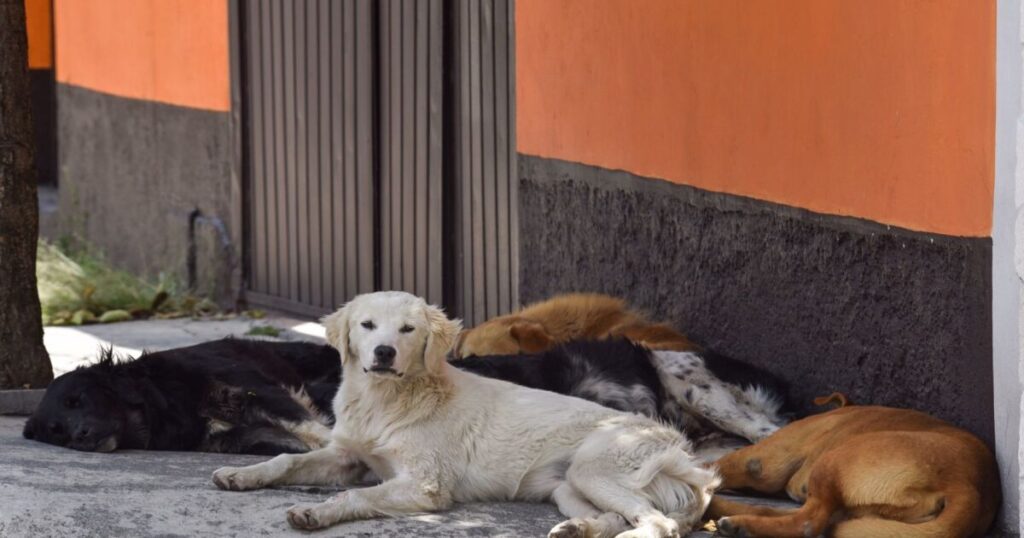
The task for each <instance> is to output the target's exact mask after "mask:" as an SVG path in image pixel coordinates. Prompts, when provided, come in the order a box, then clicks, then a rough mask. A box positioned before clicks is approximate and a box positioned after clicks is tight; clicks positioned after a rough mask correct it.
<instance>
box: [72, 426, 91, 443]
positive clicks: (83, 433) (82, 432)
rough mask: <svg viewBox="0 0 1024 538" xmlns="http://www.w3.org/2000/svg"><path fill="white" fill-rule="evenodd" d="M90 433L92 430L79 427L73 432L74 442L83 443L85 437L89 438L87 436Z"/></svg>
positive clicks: (86, 427)
mask: <svg viewBox="0 0 1024 538" xmlns="http://www.w3.org/2000/svg"><path fill="white" fill-rule="evenodd" d="M91 432H92V430H91V429H89V427H88V426H81V427H79V428H78V429H77V430H75V440H76V441H83V440H85V439H86V438H87V437H89V434H90V433H91Z"/></svg>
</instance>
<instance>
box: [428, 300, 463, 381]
mask: <svg viewBox="0 0 1024 538" xmlns="http://www.w3.org/2000/svg"><path fill="white" fill-rule="evenodd" d="M425 310H426V315H427V331H428V334H427V348H426V351H425V352H424V354H423V363H424V365H425V366H426V368H427V372H428V373H430V374H431V375H439V374H440V373H441V372H443V371H444V364H445V360H446V357H447V355H448V352H449V351H451V349H452V346H454V345H455V340H456V338H458V337H459V332H461V331H462V321H460V320H457V319H448V316H446V315H445V314H444V311H443V310H441V309H440V308H438V307H436V306H434V305H427V306H426V309H425Z"/></svg>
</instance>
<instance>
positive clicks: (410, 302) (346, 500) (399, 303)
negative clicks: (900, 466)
mask: <svg viewBox="0 0 1024 538" xmlns="http://www.w3.org/2000/svg"><path fill="white" fill-rule="evenodd" d="M324 325H325V327H326V329H327V339H328V341H329V342H330V343H331V344H332V345H333V346H335V347H336V348H337V349H338V350H339V352H340V353H341V356H342V368H343V370H344V380H343V381H342V384H341V387H340V388H339V390H338V394H337V396H335V399H334V413H335V416H336V417H337V422H336V423H335V426H334V429H333V430H332V432H331V442H330V444H329V445H328V446H327V447H325V448H322V449H319V450H315V451H312V452H310V453H308V454H282V455H280V456H277V457H276V458H274V459H271V460H269V461H266V462H263V463H260V464H257V465H252V466H249V467H242V468H234V467H225V468H221V469H218V470H217V471H215V472H214V474H213V481H214V483H215V484H216V485H217V486H218V487H219V488H221V489H228V490H251V489H257V488H262V487H271V486H275V485H287V484H293V485H353V484H354V483H355V481H356V480H358V479H359V478H360V477H361V476H363V475H364V474H365V472H366V471H367V469H369V470H371V471H372V472H373V473H374V474H375V475H376V476H378V477H380V478H381V479H382V482H381V483H380V484H377V485H374V486H370V487H364V488H353V489H347V490H345V491H342V492H340V493H338V494H337V495H335V496H334V497H332V498H330V499H328V500H326V501H325V502H323V503H320V504H315V505H297V506H294V507H292V508H291V509H290V510H288V513H287V519H288V522H289V523H290V524H291V525H292V526H293V527H296V528H299V529H306V530H312V529H318V528H324V527H327V526H330V525H333V524H336V523H339V522H342V521H350V520H356V519H366V518H372V517H381V516H395V515H402V514H410V513H416V512H424V511H437V510H444V509H447V508H449V507H451V506H452V504H453V503H456V502H474V501H498V500H519V501H533V502H538V501H549V502H553V503H554V504H556V505H557V506H558V509H559V510H560V511H561V512H562V513H563V514H565V515H566V516H567V517H569V518H570V519H569V520H567V521H565V522H564V523H562V524H560V525H558V526H556V527H555V528H554V529H552V532H551V534H550V536H558V537H567V536H615V535H619V536H632V537H650V538H661V537H669V536H679V534H680V530H681V529H683V530H685V529H688V528H690V527H692V526H693V525H694V524H695V523H697V522H698V521H699V520H700V517H701V515H702V514H703V512H704V509H705V508H706V506H707V503H708V502H709V501H710V492H711V490H712V489H713V488H714V487H715V486H716V485H717V483H718V480H717V477H716V476H715V473H714V471H712V470H709V469H706V468H704V467H703V466H701V465H700V464H699V463H697V462H696V461H695V460H694V458H693V455H692V454H691V452H690V444H689V442H688V441H687V439H686V437H685V436H683V435H682V434H681V433H680V432H678V431H677V430H674V429H672V428H667V427H665V426H662V425H661V424H659V423H658V422H657V421H655V420H652V419H650V418H647V417H644V416H641V415H635V414H628V413H622V412H620V411H616V410H613V409H609V408H607V407H603V406H600V405H596V404H594V403H593V402H588V401H585V400H582V399H579V398H572V397H568V396H564V395H560V394H555V393H552V392H547V391H541V390H536V389H531V388H527V387H522V386H519V385H515V384H512V383H508V382H504V381H500V380H495V379H488V378H485V377H482V376H478V375H475V374H472V373H469V372H465V371H461V370H459V369H457V368H454V367H452V366H451V365H450V364H448V363H447V362H446V360H445V355H446V354H447V353H448V351H449V350H450V349H451V347H452V344H453V343H454V341H455V338H456V336H457V335H458V333H459V329H460V327H461V324H460V323H459V322H457V321H453V320H449V319H448V318H447V317H446V316H445V315H444V313H443V312H442V311H441V310H440V309H438V308H437V307H434V306H431V305H428V304H427V303H426V302H424V301H423V299H420V298H418V297H416V296H413V295H410V294H407V293H404V292H378V293H372V294H365V295H360V296H357V297H356V298H354V299H353V300H352V301H351V302H349V303H348V304H347V305H345V306H344V307H343V308H342V309H341V310H339V311H338V312H336V313H335V314H332V315H330V316H328V317H327V318H325V319H324ZM631 527H632V529H631ZM622 532H625V534H619V533H622Z"/></svg>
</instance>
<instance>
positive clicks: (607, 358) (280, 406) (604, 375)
mask: <svg viewBox="0 0 1024 538" xmlns="http://www.w3.org/2000/svg"><path fill="white" fill-rule="evenodd" d="M340 364H341V360H340V358H339V355H338V352H337V350H335V349H334V348H332V347H330V346H325V345H317V344H309V343H277V342H265V341H252V340H236V339H225V340H217V341H213V342H206V343H203V344H198V345H195V346H190V347H185V348H178V349H171V350H166V351H161V352H157V353H148V354H144V355H142V356H141V357H139V358H138V359H135V360H132V361H125V362H119V361H116V360H114V358H113V357H112V356H111V354H110V353H109V351H108V352H106V354H105V356H104V357H103V358H102V360H101V361H100V362H99V363H98V364H95V365H92V366H89V367H84V368H79V369H77V370H75V371H73V372H70V373H68V374H66V375H64V376H61V377H59V378H57V379H56V380H55V381H54V382H53V383H52V384H51V385H50V387H49V388H48V389H47V392H46V395H45V397H44V398H43V401H42V403H41V404H40V406H39V408H38V409H37V410H36V412H35V413H34V414H33V416H32V417H31V418H30V419H29V420H28V422H27V423H26V425H25V429H24V436H25V437H26V438H29V439H36V440H39V441H42V442H46V443H50V444H55V445H59V446H66V447H69V448H74V449H78V450H86V451H99V452H108V451H111V450H115V449H118V448H122V449H132V448H134V449H148V450H197V451H208V452H229V453H251V454H267V455H272V454H279V453H284V452H305V451H307V450H311V449H314V448H319V447H321V446H323V445H324V444H326V443H327V441H328V434H329V433H330V426H331V424H332V423H333V416H332V414H331V413H332V411H331V400H332V398H333V397H334V394H335V392H337V389H338V385H339V384H340V380H341V371H340ZM452 364H454V365H455V366H457V367H459V368H461V369H463V370H467V371H471V372H474V373H476V374H479V375H483V376H487V377H492V378H497V379H502V380H505V381H510V382H513V383H517V384H520V385H523V386H527V387H531V388H537V389H542V390H548V391H551V392H557V393H560V394H566V395H571V396H576V397H579V398H583V399H587V400H591V401H594V402H597V403H599V404H602V405H605V406H607V407H611V408H614V409H618V410H621V411H627V412H633V413H638V414H643V415H646V416H649V417H652V418H658V419H660V420H663V421H665V422H667V423H670V424H672V425H674V426H676V427H677V428H679V429H681V430H683V431H685V432H686V433H687V434H689V435H690V437H691V438H692V439H694V440H695V441H696V443H697V445H698V447H704V446H707V443H706V442H703V441H706V440H708V439H710V440H712V441H714V440H716V439H717V438H719V437H722V436H723V435H725V436H733V438H742V439H745V440H747V441H750V442H756V441H757V440H759V439H761V438H763V437H765V436H767V435H769V434H771V433H772V432H774V431H775V430H776V429H778V428H779V427H780V426H781V425H783V424H784V423H785V422H786V417H785V415H784V414H783V413H784V412H785V411H786V408H785V389H784V386H783V385H782V384H781V382H779V381H778V380H777V379H776V378H774V377H773V376H772V375H770V374H769V373H767V372H763V371H761V370H758V369H756V368H753V367H751V366H749V365H746V364H744V363H741V362H739V361H733V360H730V359H727V358H724V357H720V356H717V355H714V354H708V353H689V352H673V351H649V350H647V349H645V348H642V347H640V346H637V345H634V344H632V343H630V342H628V341H625V340H603V341H579V342H571V343H568V344H565V345H563V346H560V347H557V348H554V349H552V350H549V351H547V352H544V353H541V354H537V355H522V356H491V357H467V358H465V359H461V360H454V361H452ZM726 440H728V439H726ZM712 444H713V443H712ZM714 448H717V447H713V449H714Z"/></svg>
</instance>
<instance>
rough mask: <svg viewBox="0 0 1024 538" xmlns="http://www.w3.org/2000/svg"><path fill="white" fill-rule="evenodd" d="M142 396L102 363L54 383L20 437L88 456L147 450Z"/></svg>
mask: <svg viewBox="0 0 1024 538" xmlns="http://www.w3.org/2000/svg"><path fill="white" fill-rule="evenodd" d="M140 390H141V389H140V387H139V386H138V384H137V383H135V382H133V381H132V380H131V379H130V378H129V377H127V376H125V375H123V374H122V373H121V372H119V371H118V368H117V365H116V364H113V363H112V361H111V360H110V358H109V356H108V357H105V359H104V361H103V362H101V363H100V364H97V365H94V366H90V367H87V368H79V369H78V370H75V371H73V372H69V373H67V374H64V375H62V376H60V377H58V378H57V379H56V380H54V381H53V383H51V384H50V386H49V387H47V389H46V394H45V395H44V396H43V400H42V402H40V403H39V407H38V408H36V411H35V413H33V414H32V417H31V418H29V419H28V422H26V423H25V429H24V431H23V432H22V434H23V435H24V436H25V438H26V439H34V440H36V441H42V442H44V443H49V444H51V445H57V446H63V447H68V448H73V449H75V450H85V451H89V452H110V451H112V450H116V449H118V448H145V445H146V443H147V442H148V427H147V423H146V409H145V407H146V401H145V399H144V398H143V397H142V394H141V392H140Z"/></svg>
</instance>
